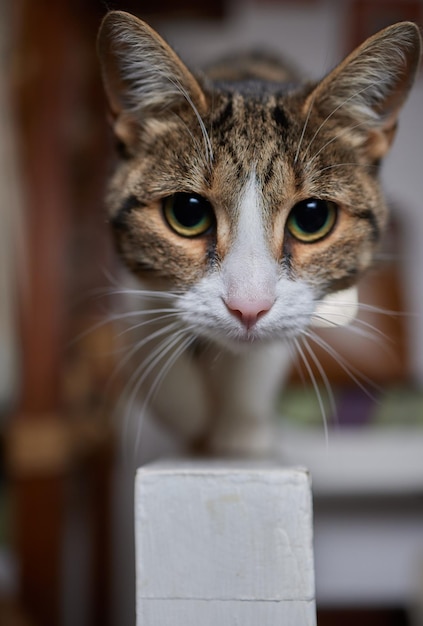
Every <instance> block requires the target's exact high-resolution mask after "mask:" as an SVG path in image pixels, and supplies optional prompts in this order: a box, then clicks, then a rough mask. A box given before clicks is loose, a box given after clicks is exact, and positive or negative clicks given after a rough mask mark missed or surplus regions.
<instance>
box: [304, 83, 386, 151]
mask: <svg viewBox="0 0 423 626" xmlns="http://www.w3.org/2000/svg"><path fill="white" fill-rule="evenodd" d="M381 82H383V81H382V80H379V81H374V82H373V83H371V84H370V85H366V87H363V89H360V90H358V91H356V92H355V93H353V94H352V95H351V96H349V97H348V98H345V100H343V101H342V102H341V103H340V104H338V106H336V107H335V108H334V109H333V111H332V112H331V113H329V115H327V116H326V118H325V119H324V120H323V122H322V123H321V124H320V126H319V127H318V128H317V130H316V132H315V133H314V135H313V136H312V138H311V139H310V142H309V144H308V146H307V149H306V151H305V155H306V154H307V152H308V151H309V150H310V147H311V145H312V143H313V142H314V140H315V139H316V137H317V135H318V134H319V133H320V131H321V130H322V128H323V127H324V126H325V124H327V122H328V121H329V120H330V119H331V117H333V116H334V115H335V113H336V112H337V111H339V109H341V108H342V107H343V106H345V105H346V104H347V103H348V102H350V101H351V100H354V98H356V97H357V96H359V95H360V94H362V93H364V92H365V91H367V90H368V89H370V88H371V87H374V85H376V84H378V83H381Z"/></svg>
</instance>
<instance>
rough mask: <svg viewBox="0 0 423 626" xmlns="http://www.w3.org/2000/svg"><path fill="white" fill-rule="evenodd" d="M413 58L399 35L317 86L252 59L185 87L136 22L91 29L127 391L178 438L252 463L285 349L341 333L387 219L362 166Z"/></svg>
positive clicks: (381, 39) (401, 28)
mask: <svg viewBox="0 0 423 626" xmlns="http://www.w3.org/2000/svg"><path fill="white" fill-rule="evenodd" d="M420 49H421V38H420V34H419V30H418V28H417V26H416V25H414V24H413V23H410V22H401V23H397V24H394V25H392V26H389V27H388V28H385V29H384V30H382V31H381V32H379V33H377V34H376V35H374V36H372V37H370V38H369V39H368V40H367V41H365V42H364V43H363V44H362V45H361V46H360V47H358V48H357V49H356V50H355V51H353V52H352V53H351V54H350V55H349V56H348V57H347V58H346V59H345V60H344V61H343V62H342V63H340V64H339V65H338V66H337V67H336V68H335V69H334V70H332V71H331V72H329V73H328V74H327V75H326V76H325V77H324V78H323V79H322V80H321V81H320V82H301V81H299V79H298V78H297V77H296V76H295V75H294V74H293V73H292V72H291V70H289V69H287V67H286V66H285V65H284V63H282V62H279V61H275V60H274V59H270V58H269V59H268V58H267V57H266V55H264V56H263V55H257V54H251V55H248V54H247V55H243V56H239V57H236V56H235V57H233V58H232V59H226V60H224V61H221V62H219V63H217V64H216V65H214V66H213V65H211V66H210V67H208V68H207V69H206V70H205V71H204V72H203V73H200V74H193V73H192V72H191V70H189V69H188V68H187V67H186V66H185V64H184V63H183V62H182V61H181V59H180V58H179V57H178V56H177V54H176V53H175V52H174V51H173V49H172V48H171V47H170V46H169V45H168V44H167V43H166V42H165V41H164V40H163V39H162V38H161V37H160V36H159V35H158V34H157V33H156V32H155V31H154V30H153V29H152V28H151V27H150V26H148V25H147V24H145V23H144V22H142V21H141V20H139V19H138V18H136V17H134V16H132V15H130V14H128V13H124V12H120V11H113V12H110V13H109V14H107V15H106V16H105V18H104V20H103V22H102V25H101V28H100V31H99V36H98V51H99V58H100V62H101V68H102V76H103V82H104V87H105V91H106V94H107V98H108V102H109V107H110V116H111V122H112V125H113V131H114V134H115V137H116V141H117V144H118V150H119V155H120V158H119V161H118V164H117V167H116V170H115V172H114V174H113V176H112V179H111V182H110V186H109V191H108V197H107V203H108V211H109V218H110V224H111V227H112V229H113V232H114V236H115V239H116V243H117V248H118V251H119V254H120V255H121V257H122V259H123V260H124V262H125V264H126V266H127V267H128V268H129V270H130V271H131V273H132V275H133V276H134V277H135V278H136V280H137V281H139V282H137V287H135V288H134V289H133V290H128V291H131V293H132V294H133V299H134V306H135V309H134V313H133V314H134V315H135V316H136V319H137V323H136V327H137V330H138V331H139V335H138V336H137V338H136V339H134V340H133V345H132V346H129V348H128V350H129V353H128V355H127V357H125V360H126V361H128V362H129V360H130V359H138V361H137V363H138V364H137V365H133V366H132V372H131V374H130V376H129V381H128V384H129V386H130V387H132V388H133V394H135V393H138V391H140V392H142V394H143V395H144V402H145V403H146V404H148V405H149V406H150V407H151V408H152V410H153V412H154V414H155V415H157V416H158V417H159V418H160V419H162V420H164V421H165V422H166V423H167V424H168V426H169V427H170V428H173V429H174V430H175V432H177V433H178V434H179V436H180V437H181V438H182V439H183V440H185V441H187V442H189V443H190V444H192V445H194V444H197V445H199V443H200V442H201V445H202V446H203V449H206V450H208V451H209V452H211V453H213V454H220V455H254V454H265V453H266V451H268V450H269V449H270V448H271V444H272V439H273V432H272V417H273V413H274V401H275V396H276V394H277V393H278V390H279V388H280V386H281V384H282V382H283V380H284V379H285V377H286V375H287V373H288V371H289V368H290V363H291V360H292V352H293V351H294V350H295V349H298V350H299V351H300V352H301V350H302V348H301V341H302V340H303V338H304V339H305V340H307V338H313V333H312V330H311V327H312V326H313V325H319V324H322V325H324V324H327V325H337V324H339V325H341V324H344V323H348V322H350V321H351V320H352V319H353V317H354V315H355V311H356V308H357V304H356V288H355V285H356V283H357V281H358V279H359V278H360V277H361V276H362V275H363V273H364V272H365V271H366V270H367V269H368V268H369V267H370V266H371V264H372V259H373V258H374V254H375V251H376V250H377V246H378V244H379V241H380V239H381V236H382V234H383V231H384V228H385V225H386V222H387V218H388V216H387V208H386V204H385V202H384V200H383V197H382V192H381V189H380V185H379V181H378V173H379V169H380V163H381V160H382V158H383V157H384V156H385V154H386V153H387V151H388V150H389V148H390V146H391V143H392V140H393V138H394V135H395V130H396V126H397V118H398V113H399V110H400V108H401V106H402V105H403V103H404V101H405V99H406V97H407V94H408V92H409V90H410V88H411V86H412V84H413V81H414V78H415V75H416V72H417V68H418V64H419V60H420ZM303 354H304V353H303Z"/></svg>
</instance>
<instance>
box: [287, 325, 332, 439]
mask: <svg viewBox="0 0 423 626" xmlns="http://www.w3.org/2000/svg"><path fill="white" fill-rule="evenodd" d="M293 341H294V343H295V347H296V349H297V351H298V354H299V355H300V356H301V359H302V362H303V363H304V367H305V368H306V370H307V373H308V375H309V378H310V380H311V383H312V385H313V388H314V391H315V394H316V398H317V402H318V404H319V408H320V412H321V415H322V421H323V430H324V435H325V443H326V446H328V445H329V431H328V419H327V414H326V409H325V405H324V404H323V400H322V396H321V393H320V389H319V385H318V384H317V380H316V377H315V375H314V372H313V370H312V368H311V366H310V363H309V362H308V360H307V357H306V355H305V353H304V351H303V349H302V348H301V345H300V342H299V341H298V339H297V338H296V337H294V338H293Z"/></svg>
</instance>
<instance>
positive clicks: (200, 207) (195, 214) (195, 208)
mask: <svg viewBox="0 0 423 626" xmlns="http://www.w3.org/2000/svg"><path fill="white" fill-rule="evenodd" d="M209 211H210V208H209V204H208V202H207V200H204V198H202V197H201V196H195V195H192V194H187V193H177V194H175V196H174V200H173V214H174V216H175V219H176V220H177V221H178V222H179V223H180V224H181V225H182V226H185V227H186V228H193V227H194V226H197V225H198V224H199V223H200V222H201V221H202V220H203V219H204V217H205V216H207V215H208V214H209Z"/></svg>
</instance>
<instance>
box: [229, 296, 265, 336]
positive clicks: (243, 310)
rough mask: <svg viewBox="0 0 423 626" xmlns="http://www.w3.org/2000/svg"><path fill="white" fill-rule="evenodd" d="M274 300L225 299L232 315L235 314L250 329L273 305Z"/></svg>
mask: <svg viewBox="0 0 423 626" xmlns="http://www.w3.org/2000/svg"><path fill="white" fill-rule="evenodd" d="M273 302H274V300H270V299H265V298H263V299H261V300H244V299H243V298H237V297H230V298H228V299H227V300H225V304H226V306H227V307H228V309H229V311H230V312H231V313H232V315H235V317H237V318H238V319H239V320H240V321H241V322H242V323H243V324H244V326H245V327H246V328H247V329H249V328H252V327H253V326H254V324H256V323H257V320H258V319H259V318H260V317H262V316H263V315H264V314H265V313H267V312H268V311H269V310H270V309H271V308H272V305H273Z"/></svg>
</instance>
